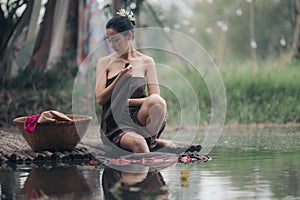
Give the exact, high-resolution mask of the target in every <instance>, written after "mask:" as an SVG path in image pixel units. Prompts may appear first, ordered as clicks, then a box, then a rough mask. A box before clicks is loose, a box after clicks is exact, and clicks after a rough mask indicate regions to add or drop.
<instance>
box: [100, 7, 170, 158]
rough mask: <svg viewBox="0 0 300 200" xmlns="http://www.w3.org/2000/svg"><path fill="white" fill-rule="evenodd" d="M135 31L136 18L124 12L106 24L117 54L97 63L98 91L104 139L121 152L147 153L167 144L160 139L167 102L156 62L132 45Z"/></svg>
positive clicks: (108, 36) (109, 37)
mask: <svg viewBox="0 0 300 200" xmlns="http://www.w3.org/2000/svg"><path fill="white" fill-rule="evenodd" d="M133 29H134V18H133V15H132V14H131V13H127V12H124V11H123V13H120V12H119V14H118V15H116V16H114V17H113V18H111V19H110V20H109V21H108V22H107V24H106V36H107V39H108V41H109V43H110V46H111V47H112V49H113V50H114V52H113V53H111V54H110V55H108V56H105V57H102V58H100V59H99V60H98V63H97V70H96V88H95V92H96V100H97V103H98V104H99V105H100V106H102V108H103V109H102V115H101V137H102V140H105V138H104V136H105V137H107V138H108V139H109V140H110V141H111V142H112V143H114V144H115V145H117V146H119V147H121V148H122V149H125V150H128V151H132V152H135V153H147V152H150V151H153V150H154V149H155V148H159V147H163V146H166V145H168V144H167V142H166V141H164V140H160V139H158V137H159V135H160V133H161V132H162V130H163V129H164V126H165V121H166V114H167V111H166V102H165V100H164V99H163V98H162V97H161V96H160V90H159V84H158V80H157V74H156V69H155V63H154V61H153V59H152V58H151V57H149V56H147V55H145V54H143V53H141V52H139V51H137V50H136V49H135V48H134V46H133V38H134V31H133ZM145 87H147V89H148V94H146V92H145ZM128 116H129V117H128Z"/></svg>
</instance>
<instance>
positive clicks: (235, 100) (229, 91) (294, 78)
mask: <svg viewBox="0 0 300 200" xmlns="http://www.w3.org/2000/svg"><path fill="white" fill-rule="evenodd" d="M299 66H300V63H299V62H295V63H293V64H283V65H280V64H278V63H277V64H276V63H275V62H271V63H268V62H265V63H263V64H260V65H259V66H258V68H257V69H256V70H254V69H253V68H252V67H251V66H250V65H249V66H247V65H245V64H244V65H234V66H224V67H222V68H221V69H220V73H221V77H222V79H223V82H224V86H225V90H226V100H227V113H226V119H225V123H227V124H232V123H288V122H292V123H299V122H300V115H299V113H300V101H299V100H300V89H299V88H300V68H299ZM181 73H182V74H183V75H184V77H185V78H186V79H187V80H188V81H189V83H190V84H191V85H192V86H193V89H194V91H195V93H196V95H197V98H198V101H199V107H200V110H201V117H200V123H209V120H210V113H211V99H210V95H209V92H208V90H207V87H206V84H205V81H204V80H203V79H202V78H201V77H199V74H198V73H193V72H190V71H187V70H182V72H181ZM162 95H163V96H164V97H165V98H166V99H168V102H171V104H170V105H169V107H168V111H169V113H170V115H171V116H172V114H173V115H175V117H173V118H172V117H171V121H172V120H174V121H177V120H178V119H180V117H179V116H176V115H180V113H179V112H178V110H180V108H179V104H178V103H177V104H176V103H174V102H177V101H178V100H176V97H175V95H173V94H171V93H170V92H168V91H165V90H163V91H162ZM191 112H193V111H192V110H191ZM195 115H196V113H194V116H195Z"/></svg>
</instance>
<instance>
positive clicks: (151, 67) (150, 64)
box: [128, 57, 160, 106]
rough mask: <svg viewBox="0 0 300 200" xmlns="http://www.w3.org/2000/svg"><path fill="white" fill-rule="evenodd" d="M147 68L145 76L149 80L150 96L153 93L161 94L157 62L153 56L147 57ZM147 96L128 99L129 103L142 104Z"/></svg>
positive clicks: (132, 104)
mask: <svg viewBox="0 0 300 200" xmlns="http://www.w3.org/2000/svg"><path fill="white" fill-rule="evenodd" d="M145 65H146V67H145V68H146V69H145V78H146V82H147V89H148V96H149V95H151V94H160V90H159V84H158V79H157V74H156V69H155V63H154V61H153V59H152V58H150V57H149V58H147V59H146V62H145ZM146 98H147V97H145V98H138V99H128V103H129V105H130V106H140V105H142V104H143V103H144V101H145V100H146Z"/></svg>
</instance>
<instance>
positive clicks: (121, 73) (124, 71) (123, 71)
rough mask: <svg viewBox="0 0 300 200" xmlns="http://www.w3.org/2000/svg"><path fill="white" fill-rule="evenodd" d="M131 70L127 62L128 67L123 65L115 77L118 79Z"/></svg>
mask: <svg viewBox="0 0 300 200" xmlns="http://www.w3.org/2000/svg"><path fill="white" fill-rule="evenodd" d="M131 70H132V66H131V65H130V64H129V65H128V67H125V68H123V69H121V70H120V72H119V74H118V77H117V79H118V80H119V79H120V78H121V77H122V76H123V75H124V74H126V73H127V72H129V71H131Z"/></svg>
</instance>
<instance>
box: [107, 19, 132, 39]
mask: <svg viewBox="0 0 300 200" xmlns="http://www.w3.org/2000/svg"><path fill="white" fill-rule="evenodd" d="M109 28H111V29H114V30H115V31H117V32H118V33H122V34H123V35H128V31H131V32H132V33H133V29H134V22H133V21H130V20H129V19H128V18H127V17H124V16H120V15H116V16H114V17H113V18H111V19H110V20H109V21H108V22H107V23H106V29H109Z"/></svg>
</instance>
